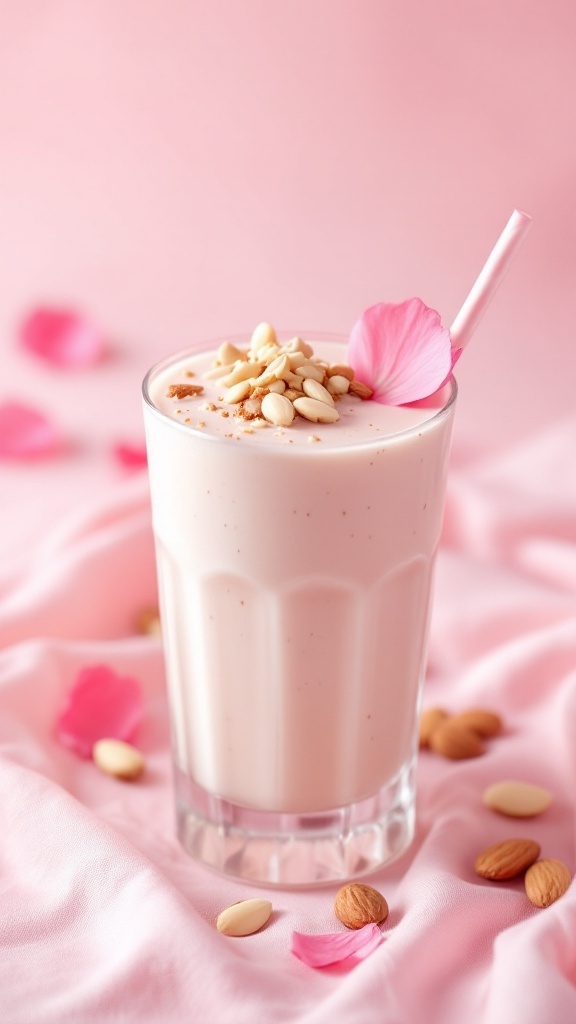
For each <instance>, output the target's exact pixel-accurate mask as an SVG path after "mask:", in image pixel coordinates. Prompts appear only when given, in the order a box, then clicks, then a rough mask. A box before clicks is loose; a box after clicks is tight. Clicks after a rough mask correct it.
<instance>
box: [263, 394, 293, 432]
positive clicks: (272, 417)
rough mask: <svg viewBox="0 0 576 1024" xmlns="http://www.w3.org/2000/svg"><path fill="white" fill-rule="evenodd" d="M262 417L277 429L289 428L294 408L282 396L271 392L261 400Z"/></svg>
mask: <svg viewBox="0 0 576 1024" xmlns="http://www.w3.org/2000/svg"><path fill="white" fill-rule="evenodd" d="M262 415H263V416H264V418H265V419H267V420H268V421H269V422H270V423H274V424H275V425H276V426H277V427H289V426H290V424H291V423H292V420H293V419H294V415H295V413H294V406H293V405H292V402H290V401H289V399H288V398H285V397H284V395H277V394H276V393H275V392H274V391H271V392H270V393H269V394H268V395H265V396H264V398H263V399H262Z"/></svg>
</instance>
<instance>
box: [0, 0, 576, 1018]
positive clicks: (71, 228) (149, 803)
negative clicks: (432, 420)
mask: <svg viewBox="0 0 576 1024" xmlns="http://www.w3.org/2000/svg"><path fill="white" fill-rule="evenodd" d="M575 30H576V5H575V4H574V2H573V0H538V2H536V0H524V2H522V3H520V2H516V0H484V2H483V3H480V2H478V3H472V2H466V0H435V2H433V3H427V2H425V0H422V2H420V3H415V2H409V0H407V2H403V0H397V2H394V3H393V2H387V0H306V2H304V0H203V2H200V0H89V2H88V0H84V2H78V0H12V2H6V0H5V2H3V3H0V339H1V341H0V344H1V352H2V363H1V366H2V372H1V373H0V402H3V401H5V400H7V399H20V400H23V401H27V402H29V403H32V404H34V405H36V406H38V407H39V408H40V409H42V410H44V411H45V412H46V413H47V414H48V415H49V416H51V417H53V419H54V420H55V421H56V423H57V424H58V426H59V428H60V430H61V431H62V434H63V436H64V439H65V444H64V446H63V449H62V450H61V451H60V452H58V453H55V454H53V455H52V456H51V457H49V458H46V459H44V460H40V461H37V462H34V463H30V464H28V465H25V464H18V463H8V462H0V502H1V514H2V531H1V532H0V565H1V566H2V569H1V571H0V648H3V649H2V650H1V651H0V847H1V862H2V863H1V867H0V1019H1V1020H2V1024H30V1021H31V1020H36V1019H38V1020H41V1021H42V1022H43V1024H79V1022H82V1024H105V1022H108V1021H110V1022H111V1021H120V1020H121V1021H122V1022H125V1024H132V1022H134V1024H141V1022H142V1021H148V1020H158V1021H162V1024H183V1022H185V1021H189V1020H194V1021H196V1020H198V1021H204V1020H205V1021H207V1022H208V1024H213V1022H214V1024H254V1022H260V1021H262V1022H266V1024H288V1022H289V1021H291V1022H296V1021H297V1022H298V1024H327V1022H329V1024H422V1021H427V1022H428V1024H462V1022H463V1021H466V1022H467V1024H503V1022H506V1024H543V1022H546V1024H574V1021H575V1020H576V968H575V965H576V938H575V936H576V886H575V885H574V884H572V885H571V887H570V889H569V890H568V892H566V893H565V894H564V895H563V896H562V898H561V899H559V900H558V901H557V902H556V903H554V904H553V906H551V907H549V908H548V909H547V910H536V909H535V908H533V907H532V905H531V904H529V902H528V900H527V898H526V895H525V892H524V887H523V881H522V880H521V879H520V880H513V881H512V882H511V883H507V882H502V883H498V884H497V885H495V884H492V883H489V882H484V881H483V880H481V879H479V878H478V877H477V876H476V875H475V873H474V870H473V864H474V860H475V858H476V856H477V855H478V853H479V852H480V851H481V850H482V849H484V847H485V846H487V845H489V844H492V843H495V842H497V841H499V840H502V839H506V838H509V837H510V836H524V835H525V834H527V835H528V836H531V837H534V838H535V839H536V840H537V841H538V842H539V843H540V844H541V846H542V853H543V856H546V857H558V858H560V859H561V860H563V861H564V862H565V863H566V864H567V866H568V868H569V871H570V873H573V872H574V870H575V866H576V860H575V848H576V847H575V841H576V811H575V804H574V781H573V780H574V778H575V776H576V753H575V745H574V735H575V730H576V669H575V666H576V621H575V616H574V608H575V597H576V584H575V581H576V474H575V473H574V452H575V447H576V446H575V434H576V409H575V403H574V391H575V383H576V345H575V344H574V324H575V322H576V315H575V314H576V294H575V288H574V281H575V279H576V274H575V270H576V267H575V262H576V259H575V257H576V246H575V238H576V230H575V227H576V205H575V203H574V192H575V184H576V173H575V171H576V132H575V130H574V111H575V109H576V103H575V100H576V61H575V59H574V54H575V52H576V47H575V43H576V31H575ZM514 207H520V208H523V209H525V210H527V211H529V212H530V213H531V214H532V215H533V218H534V224H533V227H532V230H531V232H530V234H529V236H528V239H527V241H526V243H525V245H524V247H523V249H522V251H521V252H520V254H519V256H518V258H517V260H516V262H515V264H514V266H513V267H512V269H511V271H510V274H509V276H508V278H507V280H506V282H505V283H504V285H503V287H502V289H501V291H500V292H499V293H498V295H497V297H496V298H495V300H494V303H493V305H492V306H491V308H490V310H489V311H488V313H487V315H486V317H485V319H484V320H483V322H482V324H481V326H480V328H479V329H478V332H477V334H476V336H475V337H474V339H473V341H472V343H471V345H470V348H469V350H467V351H466V352H465V354H464V356H463V358H462V360H461V362H460V364H459V366H458V374H457V375H458V379H459V384H460V390H461V396H460V403H459V408H458V411H457V418H456V419H457V421H456V432H455V438H454V446H453V453H452V466H451V473H450V480H449V486H448V496H447V514H446V519H445V529H444V534H443V538H442V544H441V548H440V552H439V558H438V562H437V573H436V595H435V605H434V614H433V620H432V629H431V646H430V661H429V672H428V677H427V680H426V687H425V698H424V699H425V703H426V704H428V705H430V704H439V705H441V706H444V707H446V708H447V709H448V710H449V711H458V710H461V709H465V708H470V707H475V706H484V707H489V708H493V709H494V710H497V711H498V712H499V713H500V714H501V715H502V717H503V720H504V726H505V728H504V733H503V735H502V736H501V737H498V738H497V739H496V740H494V742H492V743H490V745H489V749H488V750H487V752H486V755H485V756H484V757H479V758H477V759H474V760H471V761H463V762H459V763H455V762H447V761H444V760H442V759H441V758H439V757H436V756H434V755H432V754H431V753H430V752H423V754H422V757H421V759H420V763H419V769H418V794H419V796H418V811H417V836H416V841H415V843H414V844H413V846H412V848H411V849H410V851H408V852H407V854H406V855H405V856H404V857H403V858H401V859H400V860H399V861H397V862H396V864H394V865H392V866H391V867H389V868H386V869H384V870H383V871H382V872H378V873H376V876H375V877H374V879H372V882H373V884H375V885H376V887H377V888H379V889H380V890H381V891H382V892H383V893H384V894H385V896H386V898H387V899H388V901H389V904H390V908H391V913H390V918H389V919H388V921H387V922H386V925H385V927H384V928H383V942H382V945H381V946H380V947H379V949H378V950H377V951H375V952H374V953H373V954H372V955H371V956H370V957H369V958H368V959H367V960H366V961H364V962H363V963H361V964H357V965H356V966H353V965H350V964H348V966H345V965H340V966H339V967H335V968H328V969H325V970H322V971H314V970H312V969H311V968H308V967H305V965H304V964H302V963H301V962H300V961H297V960H296V958H295V957H293V956H292V954H291V953H290V938H291V933H292V931H293V930H294V929H296V930H299V931H303V932H306V933H314V932H321V931H333V930H334V928H335V919H334V916H333V914H332V908H331V896H333V893H329V892H328V890H322V891H317V892H316V891H315V892H293V893H290V892H279V893H277V894H276V895H275V896H274V903H275V908H276V912H275V916H274V919H273V921H272V922H271V925H270V927H269V928H267V929H265V930H263V931H262V932H261V933H259V934H257V935H255V936H252V937H250V939H246V940H237V941H236V940H230V941H229V942H228V941H227V940H226V941H225V937H223V936H220V935H219V934H218V933H217V931H216V930H215V928H214V920H215V918H216V916H217V914H218V913H219V912H220V911H221V910H222V909H223V907H225V906H227V905H229V904H231V903H233V902H235V901H236V900H238V899H241V898H245V897H246V896H247V895H266V893H265V892H264V890H261V891H254V892H253V891H251V890H247V889H246V888H245V887H240V886H239V885H238V884H237V883H235V882H234V881H233V880H226V879H223V878H221V877H220V876H218V875H216V874H212V873H210V872H208V871H205V870H203V869H201V868H200V867H198V866H197V865H196V864H195V863H194V862H192V861H191V859H190V858H189V857H188V856H187V855H186V854H185V853H184V852H183V850H182V849H181V848H180V847H179V844H178V843H177V840H176V838H175V835H174V827H173V800H172V797H173V794H172V782H171V762H170V754H169V728H168V720H167V702H166V692H165V684H164V675H163V662H162V651H161V642H160V639H159V638H158V637H151V636H142V635H136V633H135V622H136V619H137V616H138V615H139V614H140V613H141V611H142V609H143V608H146V607H147V606H150V605H152V604H153V603H154V602H155V601H156V583H155V567H154V558H153V546H152V534H151V529H150V508H149V498H148V492H147V479H146V474H145V473H144V472H136V473H133V474H130V473H128V471H126V470H123V469H122V468H121V467H120V466H119V465H118V464H117V463H116V462H115V460H114V458H113V456H112V451H111V449H112V445H113V444H114V443H115V442H116V441H119V440H123V441H132V442H135V443H137V444H138V443H140V442H141V441H142V440H143V428H142V418H141V410H140V381H141V378H142V376H143V374H144V372H145V371H146V369H147V368H148V366H149V365H150V364H151V363H152V362H153V361H156V360H157V359H159V358H161V357H163V356H165V355H166V354H168V353H169V352H170V351H172V350H175V349H179V348H182V347H184V346H187V345H190V344H194V343H197V342H200V341H202V340H204V339H206V338H213V337H215V336H221V335H224V334H226V333H227V332H240V331H243V330H246V331H250V330H251V328H252V327H253V326H254V324H255V323H256V322H257V321H259V320H261V319H263V318H266V319H270V320H272V321H273V322H274V323H276V324H277V325H278V326H286V327H288V328H291V327H294V328H297V327H299V328H302V329H306V328H308V327H309V328H314V327H319V328H323V329H325V330H330V331H338V332H346V331H348V330H349V328H350V327H351V326H352V324H353V322H354V321H355V319H356V318H357V316H358V314H359V313H360V311H361V310H362V309H363V308H365V307H366V306H368V305H370V304H372V303H374V302H376V301H379V300H382V299H389V300H401V299H404V298H406V297H408V296H411V295H419V296H421V298H422V299H424V301H425V302H427V303H428V304H429V305H432V306H435V307H436V308H437V309H438V310H439V311H440V312H441V314H442V316H443V319H444V322H445V323H446V324H447V325H450V323H451V322H452V320H453V317H454V315H455V314H456V312H457V310H458V309H459V307H460V304H461V302H462V301H463V299H464V297H465V295H466V294H467V292H468V289H469V288H470V286H471V284H472V282H473V280H474V278H475V276H476V274H477V272H478V271H479V269H480V267H481V266H482V264H483V262H484V260H485V258H486V256H487V254H488V252H489V251H490V249H491V247H492V244H493V243H494V241H495V239H496V238H497V236H498V234H499V233H500V231H501V229H502V228H503V226H504V224H505V223H506V221H507V219H508V217H509V215H510V213H511V211H512V209H513V208H514ZM38 301H44V302H47V303H54V304H60V303H63V304H72V305H77V306H78V307H80V308H81V309H85V310H86V311H88V312H89V313H91V314H92V315H93V316H94V317H95V318H96V319H97V320H98V322H99V323H100V324H101V325H102V327H103V329H104V330H105V332H106V334H107V336H108V338H109V352H108V356H107V358H106V359H105V360H104V361H103V362H102V363H101V364H99V365H97V366H95V367H93V368H91V369H87V370H85V371H75V372H72V371H63V370H57V369H54V368H51V367H50V366H48V365H45V364H42V363H41V362H40V360H39V359H37V358H34V357H33V356H32V355H30V354H28V353H25V352H23V351H22V350H20V349H19V348H18V346H17V344H16V329H17V325H18V323H19V321H20V319H21V317H22V315H23V313H25V312H26V311H27V310H28V309H30V307H31V306H32V305H34V304H35V303H37V302H38ZM99 663H104V664H108V665H110V666H112V667H113V668H114V669H115V671H116V672H117V673H119V674H121V675H130V676H134V677H135V678H137V679H138V680H139V681H140V683H141V685H142V688H143V692H144V698H145V706H146V717H145V721H144V723H143V726H142V729H141V732H140V734H139V736H138V739H137V742H138V745H139V746H140V747H141V749H142V750H143V751H144V753H145V755H146V759H147V769H146V773H145V775H144V776H143V778H142V779H141V780H139V781H138V782H137V783H135V784H134V786H132V787H127V785H125V784H122V783H120V782H118V781H117V780H115V779H110V778H108V777H105V776H103V775H101V774H99V773H98V772H97V770H96V768H95V767H94V765H93V764H92V763H91V762H90V761H80V760H79V759H77V758H76V757H75V756H74V755H73V754H71V753H70V752H69V751H67V750H65V749H64V748H63V747H62V746H61V745H60V744H58V743H57V742H56V740H55V736H54V723H55V721H56V718H57V715H58V713H59V710H60V709H61V707H62V703H63V701H64V699H65V697H66V695H67V694H68V693H69V691H70V688H71V687H72V685H73V682H74V680H75V678H76V675H77V673H78V671H79V670H80V669H81V668H83V667H85V666H86V665H93V664H99ZM511 777H512V778H520V779H524V780H525V781H532V782H535V783H536V784H539V785H543V786H546V787H547V788H548V789H549V790H550V792H551V793H552V794H553V802H552V805H551V807H550V808H549V810H548V811H547V812H545V814H543V815H542V816H541V818H538V819H536V820H535V821H533V822H530V823H528V824H526V823H525V822H524V821H518V822H514V821H511V820H509V819H504V818H501V816H498V815H495V814H494V813H493V812H492V811H489V810H488V809H487V808H486V807H484V806H483V805H482V801H481V795H482V792H483V791H484V789H485V787H486V786H487V785H489V784H492V783H493V782H495V781H498V780H499V779H502V778H511Z"/></svg>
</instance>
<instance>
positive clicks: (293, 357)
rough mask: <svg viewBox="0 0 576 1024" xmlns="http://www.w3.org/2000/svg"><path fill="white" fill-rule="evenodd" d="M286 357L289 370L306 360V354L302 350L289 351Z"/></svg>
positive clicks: (301, 364)
mask: <svg viewBox="0 0 576 1024" xmlns="http://www.w3.org/2000/svg"><path fill="white" fill-rule="evenodd" d="M288 358H289V360H290V369H291V370H295V369H296V368H297V367H298V366H303V365H304V363H305V362H306V356H305V355H304V353H303V352H290V353H289V355H288Z"/></svg>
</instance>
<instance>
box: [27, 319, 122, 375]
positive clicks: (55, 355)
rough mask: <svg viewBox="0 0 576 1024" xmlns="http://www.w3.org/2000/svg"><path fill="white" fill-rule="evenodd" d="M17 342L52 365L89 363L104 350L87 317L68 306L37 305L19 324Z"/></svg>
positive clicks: (93, 361) (98, 357) (89, 364)
mask: <svg viewBox="0 0 576 1024" xmlns="http://www.w3.org/2000/svg"><path fill="white" fill-rule="evenodd" d="M19 340H20V344H21V345H22V346H23V347H24V348H26V349H28V350H29V351H30V352H33V353H34V354H35V355H37V356H40V358H41V359H45V360H46V361H47V362H49V363H52V365H53V366H59V367H62V368H64V369H74V368H76V367H82V366H92V364H93V363H96V362H98V360H99V359H100V358H101V357H102V354H103V352H104V338H103V337H102V334H101V332H100V331H99V329H98V328H97V327H96V326H95V324H93V323H92V322H91V321H90V320H89V319H88V318H87V317H85V316H83V315H82V314H81V313H77V312H75V311H74V310H72V309H53V308H50V307H44V306H42V307H39V308H38V309H35V310H33V311H32V312H31V313H30V314H29V315H28V316H27V317H26V318H25V320H24V321H23V323H22V324H21V325H20V333H19Z"/></svg>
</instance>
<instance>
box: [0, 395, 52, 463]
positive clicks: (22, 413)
mask: <svg viewBox="0 0 576 1024" xmlns="http://www.w3.org/2000/svg"><path fill="white" fill-rule="evenodd" d="M59 441H60V438H59V436H58V432H57V430H56V428H55V426H54V424H53V423H51V422H50V420H49V419H47V418H46V416H44V415H43V413H41V412H38V410H37V409H33V408H32V407H31V406H28V405H22V404H21V403H20V402H4V403H3V404H2V405H0V457H1V458H4V459H34V458H38V457H39V456H42V455H49V454H50V453H51V452H53V451H54V450H55V449H56V448H57V447H58V444H59Z"/></svg>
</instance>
